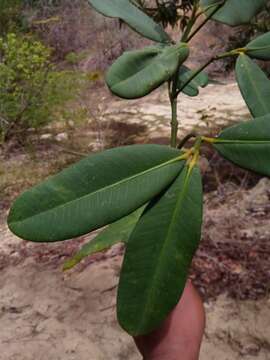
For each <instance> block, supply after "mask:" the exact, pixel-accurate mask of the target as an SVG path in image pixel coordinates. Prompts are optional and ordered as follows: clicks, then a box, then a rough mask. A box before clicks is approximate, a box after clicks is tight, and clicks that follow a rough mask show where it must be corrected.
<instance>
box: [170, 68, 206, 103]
mask: <svg viewBox="0 0 270 360" xmlns="http://www.w3.org/2000/svg"><path fill="white" fill-rule="evenodd" d="M193 74H194V70H191V69H189V68H188V67H187V66H185V65H182V66H181V67H180V71H179V78H178V85H177V87H178V89H180V88H181V86H182V85H183V84H185V83H186V82H187V81H188V80H189V79H190V78H191V77H192V76H193ZM208 82H209V79H208V75H207V74H206V73H204V72H201V73H200V74H198V75H197V76H196V77H195V78H194V79H192V80H191V82H190V83H189V84H188V85H187V86H185V87H184V89H183V90H182V92H183V93H184V94H186V95H188V96H197V95H198V94H199V87H205V86H207V85H208Z"/></svg>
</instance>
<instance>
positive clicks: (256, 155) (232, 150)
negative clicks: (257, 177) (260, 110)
mask: <svg viewBox="0 0 270 360" xmlns="http://www.w3.org/2000/svg"><path fill="white" fill-rule="evenodd" d="M214 147H215V148H216V149H217V150H218V152H219V153H220V154H221V155H222V156H224V157H225V158H226V159H228V160H230V161H232V162H234V163H235V164H237V165H239V166H241V167H243V168H245V169H248V170H252V171H255V172H257V173H259V174H262V175H265V176H270V161H269V159H270V114H268V115H266V116H264V117H260V118H257V119H254V120H251V121H248V122H245V123H241V124H239V125H236V126H233V127H231V128H229V129H226V130H224V131H222V133H221V134H220V135H219V137H218V138H217V140H216V141H215V142H214Z"/></svg>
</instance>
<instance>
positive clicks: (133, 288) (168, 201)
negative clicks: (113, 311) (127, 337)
mask: <svg viewBox="0 0 270 360" xmlns="http://www.w3.org/2000/svg"><path fill="white" fill-rule="evenodd" d="M201 224H202V184H201V176H200V172H199V169H198V168H197V167H195V168H193V169H191V170H189V167H188V166H185V167H184V169H183V171H182V172H181V174H180V175H179V176H178V177H177V179H176V180H175V181H174V183H173V184H172V185H171V187H169V189H167V190H166V191H165V192H164V193H163V194H162V195H161V196H159V198H157V199H154V200H153V201H152V202H151V203H150V204H149V206H148V207H147V208H146V210H145V213H144V214H143V215H142V217H141V218H140V220H139V222H138V223H137V225H136V227H135V229H134V231H133V233H132V234H131V236H130V239H129V241H128V244H127V248H126V254H125V257H124V263H123V267H122V271H121V276H120V283H119V289H118V299H117V312H118V321H119V323H120V325H121V326H122V327H123V328H124V329H125V330H126V331H127V332H128V333H129V334H131V335H133V336H137V335H143V334H147V333H149V332H151V331H152V330H154V329H155V328H156V327H158V326H159V325H160V324H161V322H162V321H163V320H164V319H165V318H166V317H167V315H168V313H169V312H170V311H171V310H172V309H173V308H174V307H175V305H176V304H177V303H178V301H179V299H180V297H181V294H182V292H183V289H184V287H185V284H186V280H187V275H188V270H189V266H190V264H191V260H192V257H193V255H194V253H195V251H196V249H197V246H198V244H199V241H200V236H201Z"/></svg>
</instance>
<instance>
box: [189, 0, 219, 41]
mask: <svg viewBox="0 0 270 360" xmlns="http://www.w3.org/2000/svg"><path fill="white" fill-rule="evenodd" d="M225 2H226V0H222V1H221V2H220V4H219V5H217V7H215V8H214V10H213V11H211V13H210V14H209V15H208V16H207V17H206V18H205V19H204V21H203V22H202V23H201V24H200V25H199V26H198V27H197V29H195V30H194V31H193V33H191V35H190V36H189V37H188V39H187V42H189V41H190V40H191V39H192V38H193V37H194V36H195V35H196V34H197V33H198V32H199V31H200V30H201V28H202V27H204V25H205V24H206V23H207V22H208V21H209V20H211V18H212V17H213V16H214V15H215V14H216V13H217V12H218V10H219V9H221V8H222V6H224V4H225Z"/></svg>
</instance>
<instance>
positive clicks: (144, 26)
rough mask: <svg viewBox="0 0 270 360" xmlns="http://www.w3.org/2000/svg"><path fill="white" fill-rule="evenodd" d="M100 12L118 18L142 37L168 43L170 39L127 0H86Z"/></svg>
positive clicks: (157, 25)
mask: <svg viewBox="0 0 270 360" xmlns="http://www.w3.org/2000/svg"><path fill="white" fill-rule="evenodd" d="M88 1H89V3H90V4H91V5H92V6H93V7H94V8H95V9H96V10H97V11H98V12H100V13H101V14H103V15H105V16H108V17H111V18H119V19H121V20H122V21H124V22H125V23H126V24H128V25H129V26H130V27H131V28H132V29H133V30H135V31H137V32H138V33H139V34H141V35H143V36H144V37H146V38H148V39H150V40H153V41H156V42H160V43H169V42H171V39H170V37H169V35H168V34H167V33H166V32H165V31H164V30H163V28H162V27H161V26H160V25H159V24H157V23H156V22H154V20H152V19H151V18H150V17H149V16H147V15H146V14H145V13H144V12H142V11H141V10H139V9H138V8H137V7H136V6H134V5H133V4H132V3H131V2H130V1H128V0H88Z"/></svg>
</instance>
